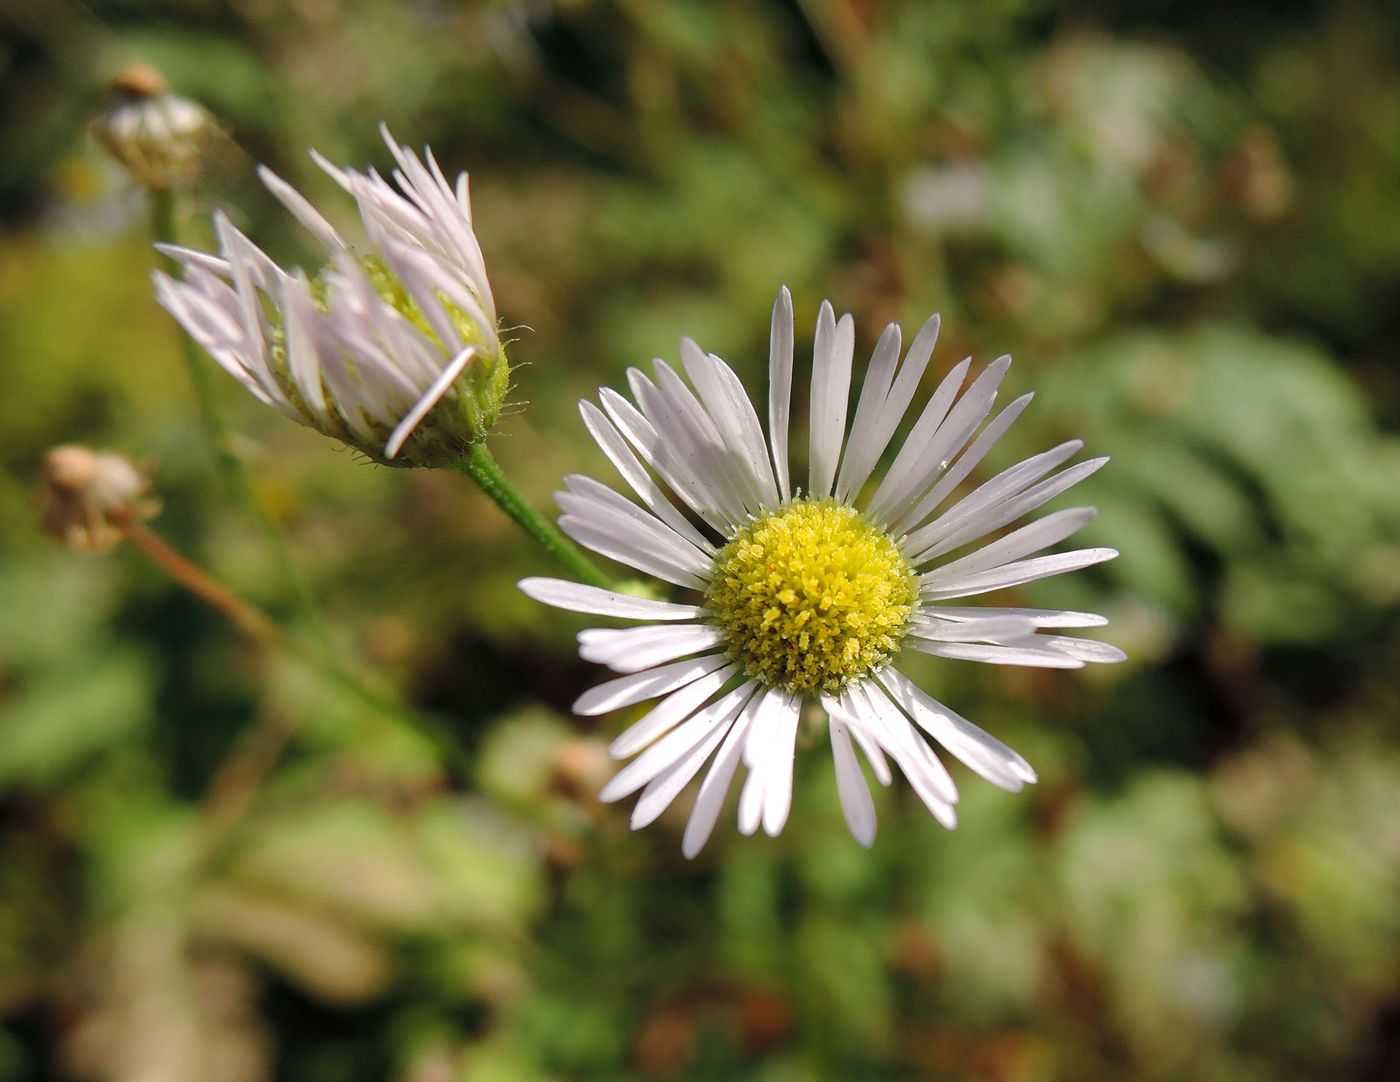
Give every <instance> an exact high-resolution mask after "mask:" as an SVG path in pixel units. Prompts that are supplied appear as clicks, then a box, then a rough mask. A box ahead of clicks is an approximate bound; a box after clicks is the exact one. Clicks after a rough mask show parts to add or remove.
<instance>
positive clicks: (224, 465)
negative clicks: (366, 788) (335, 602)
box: [150, 190, 333, 654]
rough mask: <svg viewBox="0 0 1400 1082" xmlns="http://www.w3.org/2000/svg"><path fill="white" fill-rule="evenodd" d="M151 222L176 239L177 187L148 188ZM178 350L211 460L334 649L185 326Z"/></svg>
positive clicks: (320, 641) (305, 614) (161, 237)
mask: <svg viewBox="0 0 1400 1082" xmlns="http://www.w3.org/2000/svg"><path fill="white" fill-rule="evenodd" d="M150 196H151V225H152V231H153V232H154V234H155V237H156V240H158V241H160V242H162V243H165V244H178V243H180V233H179V227H178V225H177V223H176V214H175V211H176V205H175V204H176V198H177V196H176V193H175V192H173V191H156V190H152V191H151V193H150ZM161 262H162V263H163V264H164V266H165V267H166V269H167V270H171V271H178V269H179V268H178V265H177V264H176V263H175V262H174V261H173V260H171V259H168V258H167V257H165V256H162V257H161ZM179 339H180V356H181V358H182V359H183V360H184V362H185V368H186V370H187V371H188V372H189V377H190V383H191V384H192V385H193V387H194V394H195V400H196V402H197V403H198V406H199V419H200V423H201V424H202V426H203V428H204V434H205V436H206V438H207V439H208V441H209V444H210V446H211V447H212V448H213V451H214V461H215V465H216V467H217V469H218V471H219V475H220V477H221V478H222V480H223V483H224V486H225V488H227V489H228V491H229V492H230V493H231V494H232V495H233V497H234V499H236V500H237V501H238V503H239V505H240V506H241V507H242V509H243V510H244V512H245V513H246V514H247V515H248V517H249V518H251V519H252V520H253V522H254V523H255V524H256V525H257V528H258V531H259V532H260V533H261V534H262V537H263V541H264V543H265V544H266V545H267V548H268V551H269V552H270V553H271V555H272V559H273V562H274V563H275V564H276V565H277V573H278V574H279V575H280V576H281V578H282V581H283V584H284V586H285V588H286V590H287V592H288V593H289V594H290V595H291V599H292V602H293V604H294V605H295V606H296V608H297V610H298V615H299V616H300V617H301V620H302V622H303V623H304V624H305V625H306V629H307V632H308V634H310V635H311V636H312V637H313V638H314V639H315V641H316V643H317V645H319V646H320V647H321V648H322V649H323V650H324V651H326V652H327V653H328V654H329V653H331V652H332V650H333V647H332V644H331V639H330V635H329V633H328V632H327V630H326V622H325V617H324V616H323V615H322V613H321V607H320V605H319V604H318V603H317V600H316V596H315V594H314V593H313V592H312V590H311V585H310V583H309V582H307V580H306V576H305V575H303V574H302V573H301V571H300V570H299V569H298V568H297V565H296V563H295V562H294V561H293V560H292V556H291V553H290V551H288V549H287V543H286V540H285V539H284V538H283V536H282V531H281V529H280V528H279V527H278V525H277V523H275V522H274V521H273V520H272V518H271V517H270V516H269V515H268V513H267V512H266V511H265V510H264V509H263V507H262V505H261V504H259V503H258V499H257V495H256V494H255V493H254V491H253V485H252V482H251V481H250V480H249V478H248V472H247V470H246V469H245V468H244V466H243V462H242V460H241V459H240V458H239V457H238V455H237V454H235V453H234V451H233V447H232V445H231V443H230V440H229V430H228V425H227V424H225V423H224V416H223V410H222V409H221V408H220V406H219V399H218V395H217V392H216V390H215V384H214V378H213V377H214V369H213V367H212V366H211V365H210V364H209V362H208V360H207V359H206V358H205V357H204V356H202V355H201V353H200V350H199V347H198V346H197V345H196V344H195V342H194V340H193V339H192V338H190V336H189V335H187V334H185V333H184V332H183V331H181V332H179Z"/></svg>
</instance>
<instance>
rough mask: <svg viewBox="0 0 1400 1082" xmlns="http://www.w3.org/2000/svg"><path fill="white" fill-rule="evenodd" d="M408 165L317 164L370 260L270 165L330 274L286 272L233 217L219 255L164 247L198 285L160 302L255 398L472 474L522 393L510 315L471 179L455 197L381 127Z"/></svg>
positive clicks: (277, 188)
mask: <svg viewBox="0 0 1400 1082" xmlns="http://www.w3.org/2000/svg"><path fill="white" fill-rule="evenodd" d="M381 131H382V132H383V135H384V140H385V142H386V143H387V144H388V146H389V149H390V151H391V152H392V153H393V156H394V160H395V162H396V163H397V165H398V168H397V169H395V170H394V172H393V180H394V183H393V184H390V183H389V182H388V181H386V180H385V179H384V178H383V177H381V176H380V175H379V174H378V173H376V172H375V171H374V170H370V171H368V172H365V173H358V172H355V171H354V170H351V169H340V168H338V167H336V166H334V165H332V164H330V163H329V162H327V161H326V160H325V159H324V158H322V157H320V156H319V155H317V154H316V153H315V152H314V151H313V152H312V156H313V157H314V158H315V160H316V162H317V164H318V165H320V166H321V168H322V169H324V170H325V171H326V172H327V173H329V174H330V175H331V176H332V177H333V178H334V179H335V180H336V182H337V183H338V184H339V185H340V186H341V187H342V188H344V189H345V190H346V191H347V192H349V193H350V195H352V196H353V197H354V198H355V201H356V203H357V204H358V205H359V211H360V218H361V220H362V222H363V223H364V231H365V234H366V236H367V238H368V240H369V245H368V247H367V248H357V247H356V246H354V245H352V244H351V243H349V242H347V241H346V240H345V239H343V238H342V236H341V234H340V233H339V232H338V231H337V230H336V229H335V228H334V227H333V226H332V225H331V224H330V222H328V221H327V220H326V219H325V218H324V217H323V216H322V215H321V213H320V212H319V211H317V210H316V208H314V207H313V206H312V205H311V204H310V203H309V202H308V201H307V200H306V199H305V198H304V197H302V196H301V195H300V194H299V193H298V192H296V191H295V190H294V189H293V188H291V187H290V186H289V185H288V184H287V183H285V182H284V181H283V180H281V179H280V178H279V177H277V176H276V175H275V174H273V173H272V171H271V170H269V169H267V168H266V167H263V168H261V169H260V170H259V174H260V176H261V177H262V180H263V183H264V184H266V185H267V187H268V188H269V189H270V190H271V192H272V193H273V195H275V196H276V197H277V198H278V199H279V200H280V201H281V202H282V204H283V205H284V206H285V207H286V208H287V210H288V211H290V212H291V214H292V215H293V217H295V218H296V219H297V221H298V222H300V223H301V225H302V226H303V227H305V229H306V230H307V231H308V232H309V233H310V234H311V236H312V237H313V238H314V239H315V240H316V241H317V242H318V243H319V244H320V245H321V247H323V248H324V249H325V251H326V253H327V257H328V260H329V262H328V265H327V266H326V269H325V270H324V271H322V272H321V274H319V275H318V276H317V277H315V278H309V277H307V275H306V274H304V273H302V272H301V271H300V270H292V271H286V270H283V269H282V268H281V267H279V266H277V264H276V263H274V262H273V261H272V260H271V259H270V258H269V257H268V256H267V255H266V254H264V253H263V252H262V250H261V249H259V248H258V247H257V245H255V244H254V243H253V242H252V241H251V240H249V239H248V238H247V237H246V236H244V235H243V234H242V233H241V232H239V231H238V229H236V228H235V227H234V226H233V225H232V224H231V223H230V222H229V220H228V219H227V218H226V217H224V216H223V215H222V214H216V215H215V217H214V228H215V231H216V233H217V235H218V239H219V249H220V250H219V254H218V255H217V256H215V255H209V254H206V253H204V252H198V251H193V250H191V249H188V248H180V247H175V246H165V245H162V246H160V247H161V251H163V252H164V253H165V254H167V255H169V256H170V257H171V258H173V259H175V260H177V261H178V262H179V263H180V264H182V265H183V268H184V280H183V281H176V280H175V279H173V278H170V277H169V276H167V275H164V274H157V275H156V298H157V299H158V300H159V301H160V303H161V304H162V305H163V306H164V307H165V308H166V309H167V310H168V311H169V312H170V314H171V315H173V316H174V317H175V318H176V319H177V320H178V321H179V322H180V324H181V325H182V326H183V327H184V328H185V330H186V331H187V332H189V334H190V336H191V337H192V338H193V339H194V340H195V341H196V342H198V343H199V344H200V345H201V346H202V347H203V348H204V349H205V350H206V351H207V352H208V353H209V354H210V356H212V357H213V358H214V360H215V361H217V362H218V363H219V365H220V366H222V367H223V369H224V370H225V371H227V372H228V373H229V374H230V375H232V376H233V377H234V378H235V379H237V380H238V381H239V382H240V383H241V384H243V386H244V387H246V388H247V389H248V390H249V391H250V392H251V393H252V394H253V395H254V396H255V397H257V398H258V399H260V400H261V401H263V402H265V403H267V404H268V405H269V406H272V407H273V408H274V409H277V410H279V411H281V412H282V413H284V414H286V415H287V416H288V417H290V418H292V419H293V420H294V421H299V422H300V423H302V424H305V425H309V426H310V427H312V428H314V429H316V430H317V431H320V432H323V433H325V434H326V435H329V436H333V437H335V438H337V439H340V440H343V441H344V442H346V443H348V444H350V445H352V446H354V447H357V448H359V449H360V450H361V451H363V452H365V454H367V455H369V456H370V457H371V458H373V459H375V460H376V461H378V462H383V463H393V464H400V465H417V466H442V465H450V464H453V463H456V462H459V461H460V460H461V458H462V456H463V455H464V453H465V451H466V449H467V448H468V447H469V446H470V445H471V444H472V443H475V442H477V441H479V440H481V439H482V438H483V437H484V436H485V434H486V432H487V430H488V429H489V428H490V427H491V425H492V424H493V423H494V421H495V419H496V416H497V414H498V413H499V411H500V409H501V406H502V404H503V401H504V397H505V394H506V391H507V389H508V383H509V368H508V365H507V364H506V361H505V356H504V352H503V344H502V342H501V339H500V337H499V335H498V334H497V330H496V306H495V302H494V301H493V300H492V297H491V284H490V282H488V281H487V278H486V265H485V262H484V261H483V259H482V255H481V247H480V245H479V244H478V243H477V240H476V234H475V233H474V232H473V231H472V215H471V204H470V202H469V200H468V194H467V176H466V174H465V173H463V174H461V175H460V176H458V178H457V183H456V185H455V187H454V186H451V185H449V184H448V183H447V179H446V178H445V177H444V176H443V173H442V170H441V169H440V168H439V167H438V164H437V162H436V161H435V160H434V158H433V156H432V153H431V151H429V152H428V153H427V154H426V156H425V157H426V161H424V160H422V159H419V158H418V156H417V155H415V154H414V153H413V152H412V151H411V150H409V148H408V147H406V146H400V145H399V144H398V143H396V142H394V140H393V138H392V137H391V136H390V134H389V132H388V130H387V129H384V128H381Z"/></svg>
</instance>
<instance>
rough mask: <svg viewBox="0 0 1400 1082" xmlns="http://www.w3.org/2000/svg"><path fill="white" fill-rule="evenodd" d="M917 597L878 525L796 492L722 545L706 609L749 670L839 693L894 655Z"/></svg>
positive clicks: (909, 573)
mask: <svg viewBox="0 0 1400 1082" xmlns="http://www.w3.org/2000/svg"><path fill="white" fill-rule="evenodd" d="M917 597H918V580H917V579H916V577H915V575H914V572H913V570H912V569H911V568H910V566H909V563H908V561H907V560H905V559H904V556H903V555H902V554H901V553H900V551H899V548H898V547H897V546H896V545H895V543H894V542H893V541H892V540H891V539H890V537H889V536H888V535H887V534H886V533H885V532H884V531H883V530H881V529H880V528H879V527H877V526H873V525H871V524H870V523H869V522H867V521H866V520H865V519H864V518H862V517H861V515H860V513H859V512H858V511H856V510H855V508H853V507H849V506H847V505H845V504H842V503H837V502H836V501H834V500H830V499H819V500H797V501H795V502H793V503H790V504H788V505H787V506H785V507H781V508H779V509H778V510H776V511H770V512H768V513H767V514H765V515H763V516H762V517H761V518H759V519H757V520H755V521H754V522H752V523H751V524H749V525H748V526H746V527H745V528H744V529H742V530H740V531H739V532H738V533H737V534H735V535H734V537H733V538H732V539H731V540H730V541H729V543H728V544H726V545H725V546H724V547H723V548H722V549H720V551H719V552H718V553H717V554H716V556H715V565H714V577H713V579H712V580H711V582H710V586H709V589H708V590H706V592H705V610H706V614H707V616H708V618H709V620H710V621H711V622H712V623H713V624H714V625H715V626H717V627H720V628H722V629H723V630H724V631H725V632H726V633H727V635H728V645H729V651H730V654H731V656H733V658H734V659H735V660H736V661H738V662H739V663H740V664H741V665H743V667H744V671H745V672H746V673H747V674H748V676H749V677H750V678H752V679H755V680H758V681H760V682H762V683H764V684H767V685H769V686H772V687H780V688H784V689H786V690H788V691H791V692H797V693H802V692H814V691H827V692H835V691H839V690H840V689H841V688H843V687H845V686H846V685H847V684H849V683H850V682H851V681H853V680H858V679H860V678H861V677H863V676H867V675H869V674H870V673H872V672H874V671H875V670H876V669H878V668H879V667H880V666H882V665H884V664H885V663H886V662H887V661H889V660H890V658H891V657H893V656H894V654H895V652H896V651H897V650H898V648H899V643H900V640H901V639H902V638H903V637H904V632H905V629H906V628H907V626H908V623H909V617H910V615H911V614H912V613H913V611H914V602H915V600H916V599H917Z"/></svg>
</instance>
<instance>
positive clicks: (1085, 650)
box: [1033, 635, 1128, 665]
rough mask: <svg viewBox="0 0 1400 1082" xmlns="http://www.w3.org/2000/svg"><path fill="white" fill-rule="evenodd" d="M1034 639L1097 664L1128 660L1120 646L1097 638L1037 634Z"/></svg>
mask: <svg viewBox="0 0 1400 1082" xmlns="http://www.w3.org/2000/svg"><path fill="white" fill-rule="evenodd" d="M1033 641H1034V642H1036V643H1038V644H1040V645H1042V646H1045V647H1048V648H1049V649H1051V650H1059V651H1060V652H1062V653H1064V654H1068V655H1069V656H1070V657H1072V658H1077V659H1078V660H1080V661H1088V662H1092V663H1094V664H1097V665H1116V664H1117V663H1118V662H1120V661H1127V660H1128V655H1127V654H1125V653H1123V651H1122V650H1120V649H1118V647H1116V646H1113V645H1111V644H1109V643H1106V642H1099V641H1098V640H1097V639H1077V638H1074V637H1072V636H1069V635H1037V636H1036V637H1035V639H1034V640H1033Z"/></svg>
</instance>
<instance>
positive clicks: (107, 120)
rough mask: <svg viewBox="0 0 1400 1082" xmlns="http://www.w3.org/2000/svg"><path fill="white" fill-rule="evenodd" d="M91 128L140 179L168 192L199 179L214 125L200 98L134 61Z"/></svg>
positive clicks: (116, 82) (114, 82) (114, 84)
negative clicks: (177, 90) (181, 93)
mask: <svg viewBox="0 0 1400 1082" xmlns="http://www.w3.org/2000/svg"><path fill="white" fill-rule="evenodd" d="M91 129H92V133H93V135H95V136H96V137H97V140H98V142H100V143H101V144H102V146H103V147H104V148H105V149H106V150H107V152H108V153H109V154H111V155H112V157H114V158H116V159H117V161H119V162H121V163H122V165H124V166H126V168H127V170H128V171H129V172H130V173H131V175H132V176H133V177H134V178H135V179H136V181H137V183H139V184H142V185H144V186H145V187H147V188H152V189H154V190H156V191H167V190H169V189H171V188H185V187H189V186H190V185H192V184H193V183H194V182H195V181H196V180H198V179H199V171H200V167H201V165H202V164H203V160H204V153H205V150H206V149H207V147H208V145H209V137H210V134H211V133H212V131H213V124H212V122H211V121H210V119H209V114H208V113H206V112H205V111H204V110H203V109H201V108H200V107H199V106H198V105H196V104H195V103H194V102H192V101H188V100H187V99H185V98H180V97H176V96H175V95H174V94H171V93H170V91H169V88H168V87H167V86H166V85H165V80H164V79H163V78H162V77H161V75H160V73H159V72H158V71H156V70H155V69H154V68H150V67H147V66H146V65H145V64H133V65H132V66H131V67H129V68H126V69H125V70H123V71H122V72H121V73H120V74H118V75H117V77H116V78H115V79H113V80H112V84H111V87H110V89H109V91H108V100H107V104H106V105H105V106H104V107H103V109H102V111H101V112H100V113H98V114H97V116H96V117H94V118H93V120H92V123H91Z"/></svg>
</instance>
